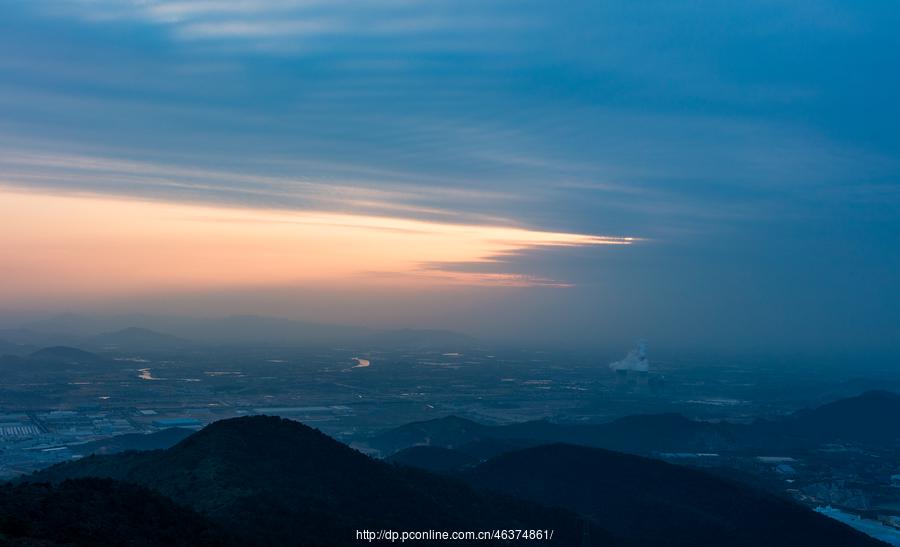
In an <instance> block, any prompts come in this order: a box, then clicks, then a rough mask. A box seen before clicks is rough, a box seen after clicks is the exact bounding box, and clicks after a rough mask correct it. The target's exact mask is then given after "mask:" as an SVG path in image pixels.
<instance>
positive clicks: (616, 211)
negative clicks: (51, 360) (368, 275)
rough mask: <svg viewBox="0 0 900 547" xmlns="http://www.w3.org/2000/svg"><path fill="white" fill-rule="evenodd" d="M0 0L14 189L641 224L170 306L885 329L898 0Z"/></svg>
mask: <svg viewBox="0 0 900 547" xmlns="http://www.w3.org/2000/svg"><path fill="white" fill-rule="evenodd" d="M2 6H3V7H2V9H3V13H4V16H3V17H2V18H0V174H2V179H0V184H3V185H4V186H5V187H7V188H15V189H27V190H29V191H35V192H43V193H46V194H49V195H69V194H84V193H90V194H91V195H101V196H110V197H114V198H117V199H124V198H128V199H131V198H139V199H143V200H155V201H161V202H167V203H177V204H194V205H204V206H206V205H214V206H221V207H245V208H262V209H272V208H274V209H279V210H284V211H289V212H290V211H327V212H333V213H341V214H348V215H370V216H377V217H383V216H386V217H391V218H398V219H413V220H416V221H423V222H436V223H452V224H454V225H457V224H461V225H473V226H515V227H519V228H523V229H528V230H533V231H541V232H548V231H549V232H563V233H572V234H588V235H602V236H618V237H635V238H640V241H639V242H638V243H636V244H634V245H629V246H627V248H618V247H607V246H593V245H590V246H574V247H569V246H566V247H553V248H544V247H538V248H530V247H529V248H525V249H519V250H517V251H514V252H509V253H506V254H503V255H502V256H499V257H494V260H491V261H487V262H485V261H470V260H461V261H459V263H452V264H451V263H449V260H448V261H447V262H446V263H445V262H442V263H441V265H440V268H441V269H442V270H459V271H467V272H471V271H478V272H490V273H498V274H499V273H502V274H516V275H523V276H528V278H529V279H547V280H554V281H558V282H560V284H565V285H566V286H567V288H559V287H547V286H533V287H506V286H498V287H491V286H489V284H488V285H487V286H486V285H484V284H480V283H479V284H475V286H471V287H460V286H453V287H442V286H432V287H429V288H428V289H421V290H417V291H413V292H410V291H403V290H399V289H391V288H379V289H378V290H375V289H371V288H370V289H366V290H363V289H360V290H359V291H355V290H351V289H350V288H348V287H346V286H345V287H340V288H329V289H327V290H325V289H322V288H321V287H318V288H312V287H308V286H286V285H283V284H282V285H265V286H260V287H255V288H252V289H248V288H246V287H241V288H240V289H233V290H227V291H224V292H223V291H218V290H217V291H209V292H207V293H204V292H203V291H193V292H192V293H191V294H190V295H188V297H185V295H184V294H181V295H180V296H179V297H178V298H177V299H174V298H173V300H178V302H184V301H185V298H187V301H191V302H193V304H192V309H193V311H199V312H201V313H202V312H209V313H214V312H223V313H224V312H231V311H255V312H271V313H277V314H280V315H296V316H303V317H304V318H309V317H305V316H307V315H315V316H318V317H321V318H324V319H327V320H331V321H339V322H364V323H365V322H375V323H378V322H383V323H389V324H398V325H399V324H407V323H410V322H416V323H417V324H420V323H424V324H427V325H433V326H443V327H451V328H459V329H462V330H469V331H473V330H474V331H479V332H485V333H489V334H490V335H496V336H502V337H506V338H508V339H512V340H515V339H517V338H519V337H523V336H527V337H529V338H533V337H534V336H535V335H540V336H544V337H546V338H547V340H548V341H555V342H566V343H572V342H585V341H588V340H589V341H590V342H591V343H597V344H603V343H606V344H624V343H626V342H625V341H627V340H633V339H636V338H646V339H648V340H649V341H650V343H651V345H652V344H653V343H654V342H657V343H658V344H659V345H663V346H667V345H668V346H690V347H695V346H696V347H706V346H716V347H730V346H733V347H751V348H770V347H771V348H783V347H795V346H796V347H798V348H800V349H822V348H825V349H841V350H844V349H845V350H848V351H852V350H853V349H854V348H858V347H868V348H885V349H892V348H895V347H896V346H897V340H898V339H900V312H898V309H900V298H898V296H897V295H898V293H900V291H898V290H897V279H898V277H900V236H898V234H900V181H898V175H900V131H898V127H900V101H898V100H897V97H898V96H900V70H897V67H898V52H900V43H898V42H900V37H898V34H897V32H896V29H897V28H900V10H898V9H897V7H896V4H895V3H893V2H887V1H885V2H880V1H872V2H849V1H841V2H834V1H828V0H825V1H815V2H813V1H782V2H775V1H756V2H740V3H738V2H713V1H709V2H706V1H694V2H662V1H660V2H656V1H648V2H626V1H622V2H582V1H580V0H574V1H571V2H562V3H561V2H546V1H517V2H513V1H493V0H481V1H477V2H476V1H467V0H458V1H454V2H445V1H428V0H426V1H419V2H413V1H408V0H373V1H368V2H349V1H342V0H336V1H331V2H320V1H316V0H296V1H293V0H283V1H276V0H268V1H266V0H245V1H238V0H221V1H218V2H213V1H205V0H180V1H178V0H175V1H170V2H167V1H151V0H134V1H128V0H119V1H112V0H108V1H107V0H83V1H79V0H71V1H63V0H56V1H49V0H48V1H42V0H34V1H30V2H13V1H7V2H3V3H2ZM20 229H21V227H20ZM26 229H27V228H26ZM538 285H540V284H538ZM163 293H164V291H163ZM160 301H163V302H165V299H164V298H163V299H162V300H160V297H159V294H157V295H156V296H155V297H154V299H153V302H154V305H158V306H159V307H160V308H161V309H160V311H169V309H168V308H173V309H175V308H178V306H176V305H175V304H174V303H173V304H172V305H171V306H168V305H161V304H159V302H160ZM64 302H65V301H64ZM284 302H290V303H291V306H290V307H287V306H286V305H284V304H283V303H284ZM385 302H391V303H392V306H391V308H392V311H391V313H387V314H385V313H384V311H383V310H384V309H385ZM27 305H28V302H17V303H16V306H18V307H27ZM34 305H35V306H38V307H43V308H47V307H48V306H49V305H50V304H48V303H46V302H39V303H35V304H34ZM61 305H66V306H70V307H71V306H75V305H76V304H75V303H74V300H73V303H72V304H61ZM78 305H84V306H87V304H85V303H84V302H82V303H80V304H78ZM94 305H96V306H99V307H101V308H102V307H104V306H106V307H118V308H123V309H124V308H128V307H131V308H142V307H145V306H146V305H148V303H147V302H146V298H145V297H144V296H141V295H131V296H128V295H117V296H116V297H115V298H107V299H99V300H98V302H96V303H95V304H94ZM245 308H246V309H245ZM297 310H300V311H297ZM326 310H328V311H326ZM177 311H185V310H183V309H179V310H177Z"/></svg>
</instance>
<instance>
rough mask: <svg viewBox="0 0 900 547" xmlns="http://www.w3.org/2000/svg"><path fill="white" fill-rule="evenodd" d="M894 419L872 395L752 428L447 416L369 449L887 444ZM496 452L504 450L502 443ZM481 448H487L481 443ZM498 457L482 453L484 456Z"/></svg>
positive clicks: (895, 398)
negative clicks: (503, 421)
mask: <svg viewBox="0 0 900 547" xmlns="http://www.w3.org/2000/svg"><path fill="white" fill-rule="evenodd" d="M897 415H900V395H898V394H896V393H890V392H885V391H871V392H866V393H863V394H862V395H859V396H857V397H850V398H847V399H841V400H839V401H835V402H833V403H829V404H826V405H823V406H821V407H818V408H816V409H811V410H803V411H800V412H797V413H795V414H793V415H791V416H787V417H785V418H783V419H781V420H777V421H762V420H760V421H757V422H755V423H753V424H733V423H728V422H716V423H712V422H702V421H697V420H691V419H688V418H686V417H684V416H682V415H680V414H648V415H636V416H627V417H624V418H621V419H618V420H615V421H612V422H609V423H604V424H557V423H553V422H548V421H533V422H523V423H516V424H509V425H501V426H487V425H482V424H479V423H476V422H473V421H471V420H466V419H464V418H459V417H456V416H448V417H446V418H438V419H434V420H428V421H424V422H415V423H411V424H407V425H403V426H400V427H398V428H395V429H391V430H388V431H385V432H382V433H380V434H378V435H375V436H374V437H372V438H371V439H370V440H369V444H370V445H371V446H372V447H374V448H377V449H378V450H380V451H381V452H382V453H383V454H392V453H394V452H396V451H398V450H401V449H403V448H408V447H410V446H417V445H428V446H437V447H443V448H457V449H458V448H459V447H461V446H463V445H466V444H471V443H475V442H480V443H484V442H485V441H507V442H509V441H512V442H514V444H518V445H519V446H528V445H536V444H546V443H554V442H564V443H570V444H578V445H584V446H593V447H598V448H607V449H612V450H619V451H624V452H636V453H646V452H656V451H660V452H669V451H716V450H727V449H738V448H748V449H750V448H790V447H811V446H813V447H814V446H817V445H819V444H822V443H828V442H841V441H852V442H860V443H881V444H890V443H894V442H895V441H896V440H897V439H900V421H898V420H890V419H886V418H887V417H890V416H897ZM496 447H497V449H498V450H500V451H502V449H503V446H502V445H497V446H496ZM482 448H487V446H486V445H484V444H482ZM499 453H500V452H495V453H494V454H491V453H490V451H487V452H483V455H488V456H490V455H495V454H499Z"/></svg>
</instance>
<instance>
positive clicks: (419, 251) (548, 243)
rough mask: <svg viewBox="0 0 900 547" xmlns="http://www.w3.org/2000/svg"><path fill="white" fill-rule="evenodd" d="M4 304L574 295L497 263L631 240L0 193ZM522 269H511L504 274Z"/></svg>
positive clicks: (322, 213) (11, 191)
mask: <svg viewBox="0 0 900 547" xmlns="http://www.w3.org/2000/svg"><path fill="white" fill-rule="evenodd" d="M0 231H2V232H3V233H7V234H11V233H15V234H18V235H17V237H16V238H14V239H13V238H6V239H5V241H4V243H3V248H2V253H0V270H2V271H3V272H4V278H3V280H4V283H3V288H2V289H0V296H2V297H3V299H4V301H8V302H13V301H16V302H27V301H28V300H39V301H40V300H45V299H48V298H49V299H62V300H63V301H71V300H72V299H75V298H89V297H100V296H102V297H103V298H110V297H113V296H116V295H118V296H121V295H133V294H145V293H147V292H152V291H156V290H164V289H165V290H189V291H200V290H211V289H216V288H240V287H248V286H260V285H261V286H270V287H278V286H281V287H310V286H312V287H316V286H318V287H331V288H344V289H350V288H359V287H379V286H380V287H384V286H395V287H396V286H421V287H423V288H427V287H435V286H441V285H469V286H473V285H477V286H506V287H530V286H546V287H566V286H570V284H569V283H566V282H564V281H557V280H550V279H546V278H542V277H539V276H535V275H531V274H529V273H527V272H511V271H507V272H503V273H479V272H460V271H456V270H453V269H442V268H441V266H440V265H441V264H448V265H455V264H461V263H482V262H491V261H493V260H495V257H497V256H503V255H510V254H514V253H522V252H527V251H529V250H536V249H541V248H567V247H571V248H574V247H589V246H608V245H612V246H621V245H630V244H632V243H634V242H635V240H634V239H633V238H621V237H608V236H598V235H588V234H576V233H562V232H548V231H540V230H529V229H526V228H519V227H510V226H491V225H469V224H452V223H442V222H432V221H424V220H414V219H404V218H397V217H388V216H372V215H361V214H346V213H334V212H326V211H316V210H302V211H300V210H294V211H290V210H273V209H264V208H248V207H243V208H234V207H221V206H211V205H187V204H176V203H171V202H161V201H138V200H135V199H121V198H111V197H107V196H97V195H95V196H89V195H83V194H82V195H60V193H59V192H56V193H54V194H47V193H40V192H33V191H32V192H28V191H23V190H21V189H12V188H2V187H0ZM507 265H508V266H510V267H514V264H507Z"/></svg>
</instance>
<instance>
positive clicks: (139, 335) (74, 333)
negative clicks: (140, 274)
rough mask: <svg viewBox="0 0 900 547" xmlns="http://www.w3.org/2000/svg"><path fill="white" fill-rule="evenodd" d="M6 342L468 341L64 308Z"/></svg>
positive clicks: (393, 344)
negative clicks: (67, 311) (81, 312)
mask: <svg viewBox="0 0 900 547" xmlns="http://www.w3.org/2000/svg"><path fill="white" fill-rule="evenodd" d="M0 340H4V342H2V343H0V354H2V353H3V349H4V348H9V349H10V350H12V351H10V353H20V352H18V351H16V348H17V347H18V346H21V345H26V346H32V347H33V346H50V345H68V346H76V347H80V348H83V349H120V350H131V351H147V350H154V349H159V350H177V349H184V348H188V347H192V346H197V345H225V346H235V345H251V346H252V345H260V346H321V345H342V344H353V345H365V346H368V347H371V348H375V349H377V348H397V347H400V348H437V349H460V348H466V347H472V346H473V345H476V344H477V341H476V340H475V339H474V338H472V337H470V336H468V335H465V334H460V333H457V332H452V331H447V330H435V329H369V328H365V327H354V326H346V325H329V324H323V323H314V322H308V321H295V320H290V319H282V318H275V317H263V316H256V315H235V316H228V317H221V318H194V317H183V316H152V315H137V314H133V315H119V316H85V315H77V314H63V315H58V316H55V317H52V318H48V319H42V320H39V321H33V322H30V323H27V324H24V325H22V326H21V327H19V328H16V329H5V330H0Z"/></svg>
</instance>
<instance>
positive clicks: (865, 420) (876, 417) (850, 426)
mask: <svg viewBox="0 0 900 547" xmlns="http://www.w3.org/2000/svg"><path fill="white" fill-rule="evenodd" d="M898 416H900V394H898V393H893V392H890V391H867V392H865V393H863V394H861V395H858V396H856V397H849V398H846V399H840V400H837V401H834V402H831V403H828V404H825V405H822V406H820V407H818V408H814V409H810V410H802V411H800V412H797V413H795V414H794V415H793V416H791V418H790V419H789V420H786V421H785V422H784V423H783V424H782V425H783V426H784V427H786V428H789V429H791V430H793V431H795V432H796V433H797V434H802V435H806V436H808V437H810V438H812V439H818V440H822V441H835V440H849V441H857V442H866V443H883V442H885V441H893V440H896V439H900V420H898V419H896V418H897V417H898Z"/></svg>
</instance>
